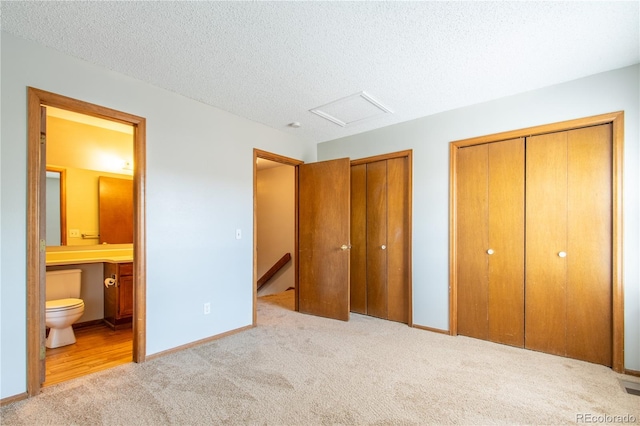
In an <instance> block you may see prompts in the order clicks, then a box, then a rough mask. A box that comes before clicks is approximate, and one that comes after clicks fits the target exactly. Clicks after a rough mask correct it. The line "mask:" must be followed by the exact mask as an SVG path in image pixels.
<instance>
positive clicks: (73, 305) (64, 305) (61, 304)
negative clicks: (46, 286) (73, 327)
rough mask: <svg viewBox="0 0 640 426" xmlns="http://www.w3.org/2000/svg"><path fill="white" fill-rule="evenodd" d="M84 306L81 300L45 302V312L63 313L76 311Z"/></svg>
mask: <svg viewBox="0 0 640 426" xmlns="http://www.w3.org/2000/svg"><path fill="white" fill-rule="evenodd" d="M82 306H84V301H83V300H82V299H58V300H48V301H47V302H46V311H47V312H63V311H70V310H73V309H77V308H80V307H82Z"/></svg>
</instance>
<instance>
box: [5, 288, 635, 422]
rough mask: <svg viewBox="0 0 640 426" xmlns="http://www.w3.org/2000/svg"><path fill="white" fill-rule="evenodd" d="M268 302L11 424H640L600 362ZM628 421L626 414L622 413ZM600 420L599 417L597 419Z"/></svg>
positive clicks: (73, 385)
mask: <svg viewBox="0 0 640 426" xmlns="http://www.w3.org/2000/svg"><path fill="white" fill-rule="evenodd" d="M292 296H293V292H285V293H283V294H279V295H273V296H266V297H262V298H260V299H259V301H258V327H256V328H253V329H251V330H248V331H245V332H241V333H238V334H235V335H232V336H228V337H225V338H222V339H219V340H216V341H213V342H210V343H206V344H203V345H200V346H197V347H193V348H190V349H186V350H183V351H179V352H176V353H173V354H169V355H165V356H162V357H160V358H157V359H154V360H152V361H149V362H146V363H144V364H127V365H123V366H120V367H116V368H113V369H111V370H107V371H103V372H99V373H95V374H92V375H90V376H85V377H83V378H79V379H75V380H71V381H69V382H65V383H62V384H59V385H55V386H52V387H47V388H45V389H44V390H43V391H42V393H41V394H40V395H38V396H37V397H34V398H31V399H28V400H24V401H18V402H15V403H12V404H9V405H7V406H4V407H2V409H1V410H0V415H1V417H0V422H1V423H2V424H3V425H30V426H31V425H164V424H174V425H218V424H232V425H233V424H238V425H387V424H389V425H425V424H474V425H475V424H483V425H485V424H574V423H593V422H594V420H595V421H597V422H598V423H615V422H618V423H620V422H621V420H624V419H626V420H627V421H631V422H632V423H633V422H635V423H638V422H639V421H640V397H638V396H635V395H630V394H627V393H626V392H625V391H624V389H623V387H622V386H621V384H620V382H619V379H621V378H623V379H625V380H627V381H633V382H639V381H640V379H638V378H635V377H630V376H624V375H619V374H616V373H614V372H613V371H612V370H611V369H609V368H607V367H603V366H600V365H595V364H590V363H587V362H582V361H576V360H572V359H567V358H562V357H557V356H552V355H547V354H543V353H538V352H533V351H529V350H524V349H518V348H513V347H509V346H504V345H499V344H494V343H489V342H485V341H481V340H476V339H471V338H466V337H460V336H459V337H451V336H446V335H443V334H438V333H432V332H428V331H424V330H419V329H415V328H410V327H407V326H406V325H404V324H399V323H395V322H391V321H384V320H380V319H376V318H372V317H368V316H363V315H356V314H352V315H351V320H350V321H349V322H341V321H335V320H330V319H324V318H319V317H314V316H310V315H304V314H300V313H297V312H294V311H293V310H292V309H293V299H292ZM622 416H626V417H622ZM589 419H590V421H588V420H589Z"/></svg>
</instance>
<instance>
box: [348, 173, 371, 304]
mask: <svg viewBox="0 0 640 426" xmlns="http://www.w3.org/2000/svg"><path fill="white" fill-rule="evenodd" d="M350 255H351V312H357V313H360V314H366V313H367V165H366V164H360V165H357V166H351V253H350Z"/></svg>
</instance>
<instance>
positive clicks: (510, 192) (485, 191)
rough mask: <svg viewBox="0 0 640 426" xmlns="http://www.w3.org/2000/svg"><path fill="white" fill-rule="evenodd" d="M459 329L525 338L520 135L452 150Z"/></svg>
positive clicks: (498, 338) (513, 340)
mask: <svg viewBox="0 0 640 426" xmlns="http://www.w3.org/2000/svg"><path fill="white" fill-rule="evenodd" d="M456 169H457V174H456V176H457V203H456V213H457V229H458V234H457V236H458V238H457V259H458V261H457V277H458V332H459V334H463V335H466V336H470V337H476V338H480V339H484V340H490V341H494V342H499V343H505V344H509V345H514V346H523V344H524V140H523V139H522V138H519V139H513V140H507V141H502V142H494V143H490V144H484V145H475V146H471V147H465V148H461V149H459V151H458V156H457V168H456Z"/></svg>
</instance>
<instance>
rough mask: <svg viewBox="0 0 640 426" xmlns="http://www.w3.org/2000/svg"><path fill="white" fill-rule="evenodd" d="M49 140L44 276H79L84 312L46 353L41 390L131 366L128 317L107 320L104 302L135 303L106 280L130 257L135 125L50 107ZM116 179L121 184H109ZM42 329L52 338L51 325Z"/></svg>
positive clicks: (48, 116) (111, 282)
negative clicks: (113, 298)
mask: <svg viewBox="0 0 640 426" xmlns="http://www.w3.org/2000/svg"><path fill="white" fill-rule="evenodd" d="M46 140H47V150H46V166H47V184H46V216H47V221H46V240H47V253H46V264H47V273H49V272H50V271H60V270H79V271H81V273H80V274H79V276H80V280H81V281H80V289H81V290H80V295H79V296H80V297H79V299H80V300H81V301H82V303H83V305H84V309H83V310H82V314H81V316H80V317H79V318H78V319H76V320H74V321H73V335H74V337H75V340H76V342H75V343H72V344H66V343H67V340H65V339H63V340H62V341H60V342H58V344H59V347H54V348H50V347H48V348H47V356H46V361H45V363H46V378H45V382H44V384H43V385H44V386H48V385H52V384H55V383H58V382H60V381H64V380H68V379H71V378H73V377H77V376H79V375H83V374H89V373H91V372H94V371H98V370H100V369H104V368H109V367H112V366H115V365H118V364H119V363H123V362H131V360H132V356H131V353H132V333H131V322H130V316H129V318H126V316H123V318H120V319H119V321H118V322H117V324H114V321H111V322H109V323H107V322H106V321H105V308H106V311H109V307H108V305H107V306H106V305H105V300H110V296H109V295H110V294H111V293H112V292H116V291H117V292H119V293H121V294H123V295H124V296H125V297H126V298H128V299H129V301H128V302H129V303H131V304H132V303H133V300H132V299H133V293H132V291H129V292H124V289H125V287H124V286H120V285H118V286H116V284H115V280H114V281H109V280H108V279H109V278H111V276H110V275H109V276H105V271H106V270H107V268H108V266H109V265H121V267H126V265H131V262H132V260H133V238H132V224H131V222H132V219H133V214H132V212H131V211H130V210H127V209H130V207H126V205H127V204H128V205H132V203H133V192H132V179H133V128H132V126H130V125H125V124H121V123H117V122H113V121H108V120H102V119H99V118H95V117H90V116H87V115H82V114H77V113H73V112H71V111H66V110H62V109H57V108H52V107H47V118H46ZM105 178H106V179H105ZM114 182H115V183H117V184H118V185H120V184H124V187H120V186H117V187H113V186H111V187H110V186H108V185H109V184H112V183H114ZM101 187H102V188H103V190H102V191H100V188H101ZM105 188H106V189H105ZM110 189H111V191H110ZM114 191H115V192H116V195H117V197H118V198H124V199H125V201H124V205H125V207H126V208H125V207H123V204H122V203H123V201H122V200H118V199H115V200H114V199H107V198H106V197H108V196H113V192H114ZM101 192H102V199H101ZM115 205H117V206H118V208H112V209H110V208H108V206H115ZM101 210H102V212H101ZM112 212H117V213H118V214H119V215H122V214H124V215H125V216H129V218H128V221H127V220H123V219H122V218H121V217H120V218H118V217H115V218H113V217H112V218H109V216H110V214H111V213H112ZM108 219H111V220H115V221H116V224H117V226H116V227H115V228H116V229H115V230H116V231H117V232H116V234H117V233H123V232H124V234H125V236H124V237H123V236H122V235H114V234H113V232H114V230H113V229H112V227H110V226H109V223H108ZM123 224H124V225H123ZM126 235H128V236H126ZM105 265H106V266H105ZM123 270H124V269H123ZM48 275H49V274H48ZM76 276H77V275H76ZM72 277H73V275H72ZM119 278H120V277H119V276H118V277H117V281H118V284H120V281H122V282H123V283H124V282H125V276H124V274H123V276H122V280H120V279H119ZM47 281H49V277H47ZM105 281H106V282H107V284H106V285H105ZM116 287H117V288H116ZM125 293H126V294H125ZM105 295H107V298H105ZM70 297H73V296H70ZM48 299H49V297H47V300H48ZM47 311H49V309H47ZM47 332H48V334H49V335H50V334H51V332H50V327H47ZM72 339H73V337H72ZM50 340H51V339H50ZM60 343H62V344H60ZM47 346H52V344H51V342H49V344H48V345H47ZM53 346H57V344H53Z"/></svg>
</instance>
